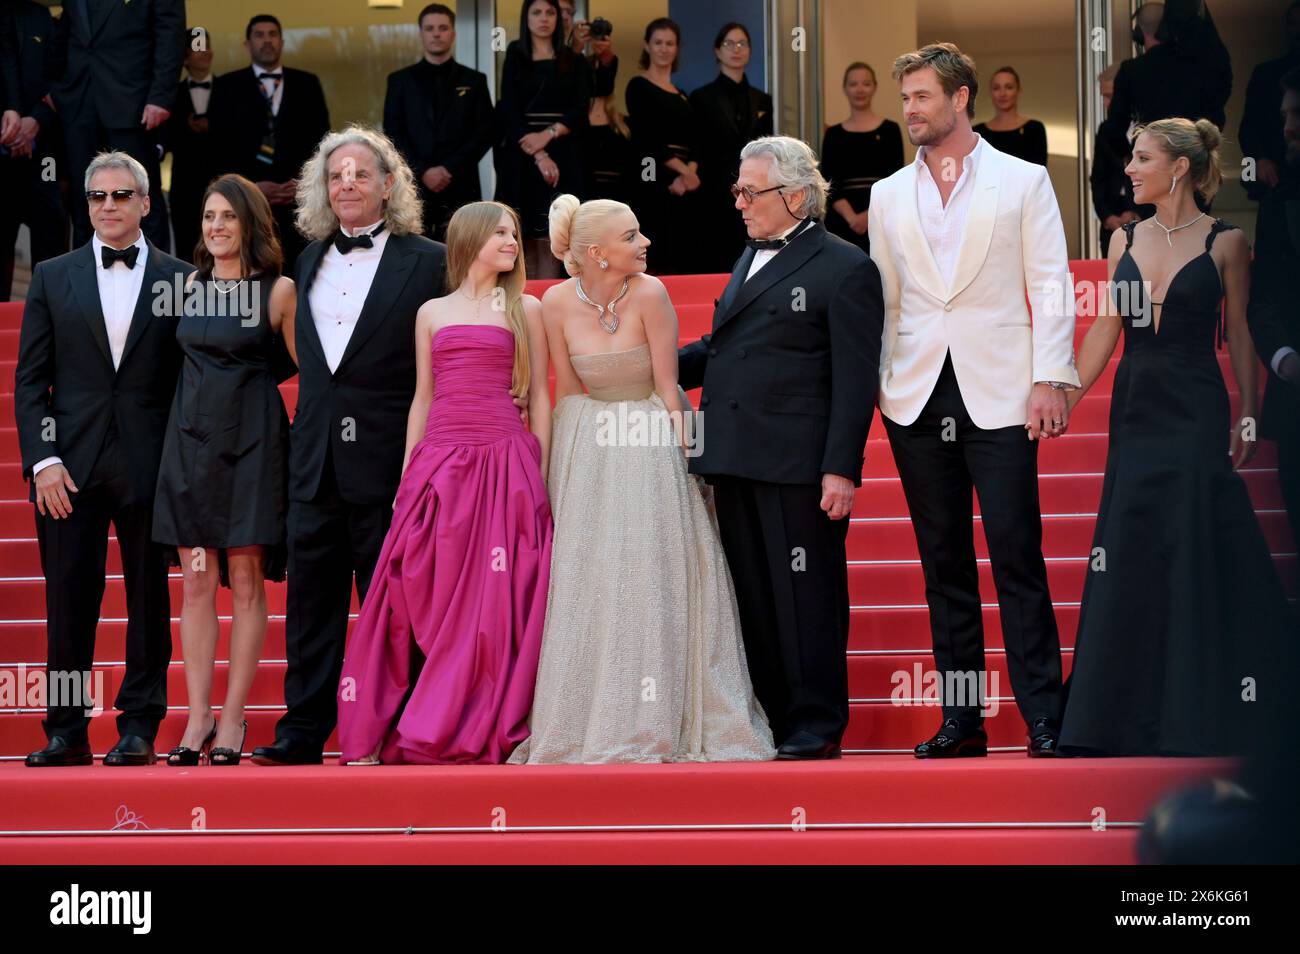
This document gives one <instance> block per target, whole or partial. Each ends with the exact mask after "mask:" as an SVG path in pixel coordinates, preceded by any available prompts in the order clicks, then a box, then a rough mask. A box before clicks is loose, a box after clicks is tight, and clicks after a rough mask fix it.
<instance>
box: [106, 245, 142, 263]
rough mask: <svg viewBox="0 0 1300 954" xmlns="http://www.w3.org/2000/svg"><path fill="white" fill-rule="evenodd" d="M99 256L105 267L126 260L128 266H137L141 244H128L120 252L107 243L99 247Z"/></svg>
mask: <svg viewBox="0 0 1300 954" xmlns="http://www.w3.org/2000/svg"><path fill="white" fill-rule="evenodd" d="M99 257H100V260H101V261H102V262H103V263H104V267H105V268H112V267H113V263H114V262H126V267H127V268H135V260H136V259H137V258H139V257H140V246H138V245H128V246H127V247H126V248H124V249H122V250H121V251H120V252H119V251H118V250H117V249H115V248H109V247H108V246H107V245H101V246H100V247H99Z"/></svg>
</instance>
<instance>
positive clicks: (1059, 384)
mask: <svg viewBox="0 0 1300 954" xmlns="http://www.w3.org/2000/svg"><path fill="white" fill-rule="evenodd" d="M1044 383H1045V384H1047V386H1048V387H1050V388H1051V389H1052V390H1053V391H1064V390H1066V389H1067V388H1070V387H1073V385H1070V384H1066V383H1065V382H1064V381H1046V382H1044Z"/></svg>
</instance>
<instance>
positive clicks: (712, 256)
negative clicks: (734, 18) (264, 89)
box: [691, 23, 772, 272]
mask: <svg viewBox="0 0 1300 954" xmlns="http://www.w3.org/2000/svg"><path fill="white" fill-rule="evenodd" d="M752 51H753V42H752V41H751V40H750V37H749V30H748V29H747V28H746V27H745V25H744V24H743V23H724V24H723V25H722V28H721V29H719V30H718V34H717V36H715V37H714V38H713V55H714V56H715V57H717V60H718V76H717V78H716V79H715V80H714V81H713V82H712V83H708V84H706V85H704V86H701V87H700V88H699V89H697V90H696V91H695V92H693V93H691V109H693V110H695V121H696V124H697V125H698V127H699V128H700V130H701V131H702V134H701V135H700V137H699V161H700V179H701V180H702V182H703V185H701V186H700V203H701V205H702V210H703V215H702V219H701V221H700V228H701V230H702V231H701V233H700V235H701V237H700V241H699V245H700V250H699V259H698V261H697V263H696V264H697V271H702V272H729V271H731V270H732V268H734V267H735V264H736V259H738V258H739V257H740V255H741V253H742V252H744V251H745V240H746V239H747V238H748V237H749V234H748V232H747V231H746V230H745V223H744V220H743V219H741V217H740V213H739V212H737V211H736V199H735V197H734V196H733V195H732V194H731V186H732V185H733V184H734V183H735V181H736V177H737V176H738V175H739V174H740V150H741V149H743V148H744V147H745V144H746V143H748V142H751V141H752V140H754V139H758V138H759V137H760V136H770V135H772V97H771V96H769V95H768V94H767V93H765V92H763V91H762V90H761V89H756V88H754V87H753V86H750V85H749V81H748V80H747V79H746V77H745V67H747V66H748V65H749V57H750V54H751V52H752Z"/></svg>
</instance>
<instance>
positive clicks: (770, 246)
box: [745, 238, 790, 252]
mask: <svg viewBox="0 0 1300 954" xmlns="http://www.w3.org/2000/svg"><path fill="white" fill-rule="evenodd" d="M745 244H746V245H748V246H749V247H750V248H752V249H754V251H756V252H775V251H777V250H778V249H782V248H785V247H786V246H787V245H789V244H790V240H789V239H783V238H774V239H750V240H749V241H747V242H746V243H745Z"/></svg>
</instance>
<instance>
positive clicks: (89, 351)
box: [14, 242, 192, 500]
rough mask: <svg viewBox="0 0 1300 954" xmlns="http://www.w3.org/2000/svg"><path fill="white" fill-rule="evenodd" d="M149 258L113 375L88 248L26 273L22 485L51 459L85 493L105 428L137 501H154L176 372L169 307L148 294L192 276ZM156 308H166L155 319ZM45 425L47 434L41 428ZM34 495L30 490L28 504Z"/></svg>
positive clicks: (20, 389) (158, 257)
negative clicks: (116, 441) (121, 455)
mask: <svg viewBox="0 0 1300 954" xmlns="http://www.w3.org/2000/svg"><path fill="white" fill-rule="evenodd" d="M148 249H149V256H148V260H147V262H146V264H145V273H144V281H143V283H142V284H141V286H140V297H139V298H138V299H137V300H136V305H135V314H134V316H133V317H132V319H131V327H130V329H129V331H128V332H127V336H126V345H125V347H124V349H123V351H122V360H121V363H120V364H119V366H118V368H117V370H116V371H115V370H114V369H113V358H112V354H111V352H110V351H109V345H108V332H107V330H106V329H105V326H104V312H103V309H102V307H101V305H100V301H99V286H98V282H97V280H96V278H95V269H96V268H97V267H99V263H98V262H96V261H95V254H94V247H93V244H92V243H91V242H87V243H86V244H85V245H83V246H81V248H78V249H74V250H73V251H71V252H68V253H67V254H65V255H60V256H58V257H57V258H52V259H49V260H48V261H44V262H41V263H39V264H38V265H37V266H36V270H35V271H34V272H33V273H32V284H31V289H30V291H29V292H28V294H27V303H26V306H25V307H24V309H23V323H22V330H21V332H20V333H19V339H18V365H17V368H16V371H15V374H14V415H15V417H16V418H17V421H18V443H19V447H20V448H21V451H22V462H23V478H24V479H30V478H31V476H32V466H33V465H34V464H36V463H37V462H38V461H40V460H43V459H44V458H46V457H50V456H53V455H57V456H59V457H61V458H62V459H63V465H64V467H66V468H67V471H68V473H69V475H70V476H71V477H72V482H73V483H74V484H76V485H77V486H82V485H83V484H84V482H85V480H86V479H87V477H89V476H90V471H91V467H92V466H93V465H94V463H95V460H96V458H97V457H98V456H99V450H100V447H102V446H103V443H104V435H105V434H106V433H107V432H108V425H109V422H110V421H112V422H114V424H115V425H116V428H117V433H118V435H119V438H120V442H121V446H122V448H123V450H124V451H125V452H126V456H127V461H128V464H129V466H130V468H131V483H132V486H133V488H134V490H135V493H136V495H137V498H138V499H140V500H150V499H152V498H153V494H154V486H155V484H156V483H157V481H158V461H159V458H160V457H161V456H162V445H163V435H164V433H165V431H166V429H167V415H168V412H169V411H170V410H171V403H172V396H173V395H174V394H175V392H176V379H177V376H178V375H179V373H180V366H181V350H180V347H179V346H178V345H177V343H176V319H175V317H173V315H174V314H175V312H174V308H173V307H171V306H172V305H173V304H174V299H173V298H170V297H166V298H160V297H159V296H158V294H157V290H156V288H155V286H156V285H157V283H160V282H161V283H165V284H166V286H167V288H168V289H173V288H175V287H176V281H177V279H178V276H179V280H180V281H181V282H182V283H183V282H184V280H185V276H186V275H187V274H188V273H189V272H190V271H191V269H192V266H191V265H189V264H188V263H187V262H183V261H181V260H180V259H177V258H172V256H170V255H167V254H166V253H164V252H161V251H159V250H158V249H157V248H155V247H154V246H153V245H152V244H150V245H149V246H148ZM155 302H159V303H163V304H165V307H163V308H161V309H155V307H154V306H155ZM157 311H161V312H162V313H161V314H158V313H156V312H157ZM51 422H52V423H53V427H48V425H49V424H50V423H51ZM35 491H36V488H35V484H34V482H33V486H32V498H31V499H33V500H35Z"/></svg>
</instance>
